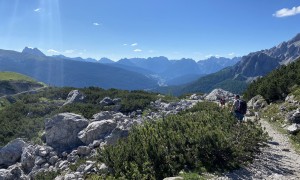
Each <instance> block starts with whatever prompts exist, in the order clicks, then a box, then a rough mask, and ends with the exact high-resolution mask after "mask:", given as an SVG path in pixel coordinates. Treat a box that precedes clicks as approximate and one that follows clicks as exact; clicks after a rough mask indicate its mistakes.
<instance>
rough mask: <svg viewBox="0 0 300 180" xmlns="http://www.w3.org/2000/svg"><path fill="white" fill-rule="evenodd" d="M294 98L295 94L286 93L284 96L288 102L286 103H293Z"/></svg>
mask: <svg viewBox="0 0 300 180" xmlns="http://www.w3.org/2000/svg"><path fill="white" fill-rule="evenodd" d="M294 100H295V95H293V94H292V95H288V96H287V97H286V98H285V102H288V103H293V102H294Z"/></svg>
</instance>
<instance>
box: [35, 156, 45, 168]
mask: <svg viewBox="0 0 300 180" xmlns="http://www.w3.org/2000/svg"><path fill="white" fill-rule="evenodd" d="M45 162H47V160H46V159H44V158H42V157H40V156H38V157H37V158H36V159H35V161H34V164H36V165H38V166H40V165H42V164H44V163H45Z"/></svg>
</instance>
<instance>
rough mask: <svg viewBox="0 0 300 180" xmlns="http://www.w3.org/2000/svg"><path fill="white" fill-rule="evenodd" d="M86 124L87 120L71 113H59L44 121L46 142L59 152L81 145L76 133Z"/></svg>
mask: <svg viewBox="0 0 300 180" xmlns="http://www.w3.org/2000/svg"><path fill="white" fill-rule="evenodd" d="M87 125H88V120H87V119H85V118H83V117H82V116H80V115H77V114H73V113H61V114H58V115H56V116H54V117H53V118H51V119H47V120H46V122H45V129H46V143H47V145H49V146H51V147H53V148H54V149H55V150H57V151H59V152H63V151H69V150H71V149H73V148H76V147H78V146H80V145H82V142H81V141H80V139H78V137H77V135H78V133H79V132H80V131H81V130H82V129H84V128H85V127H86V126H87Z"/></svg>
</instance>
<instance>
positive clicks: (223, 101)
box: [220, 96, 225, 108]
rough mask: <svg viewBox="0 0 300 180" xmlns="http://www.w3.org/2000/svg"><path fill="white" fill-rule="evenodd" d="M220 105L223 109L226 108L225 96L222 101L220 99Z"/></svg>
mask: <svg viewBox="0 0 300 180" xmlns="http://www.w3.org/2000/svg"><path fill="white" fill-rule="evenodd" d="M220 105H221V107H222V108H224V107H225V98H224V96H222V97H221V99H220Z"/></svg>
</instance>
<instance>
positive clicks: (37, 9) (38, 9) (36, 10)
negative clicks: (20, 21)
mask: <svg viewBox="0 0 300 180" xmlns="http://www.w3.org/2000/svg"><path fill="white" fill-rule="evenodd" d="M33 11H34V12H40V11H41V8H36V9H35V10H33Z"/></svg>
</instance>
